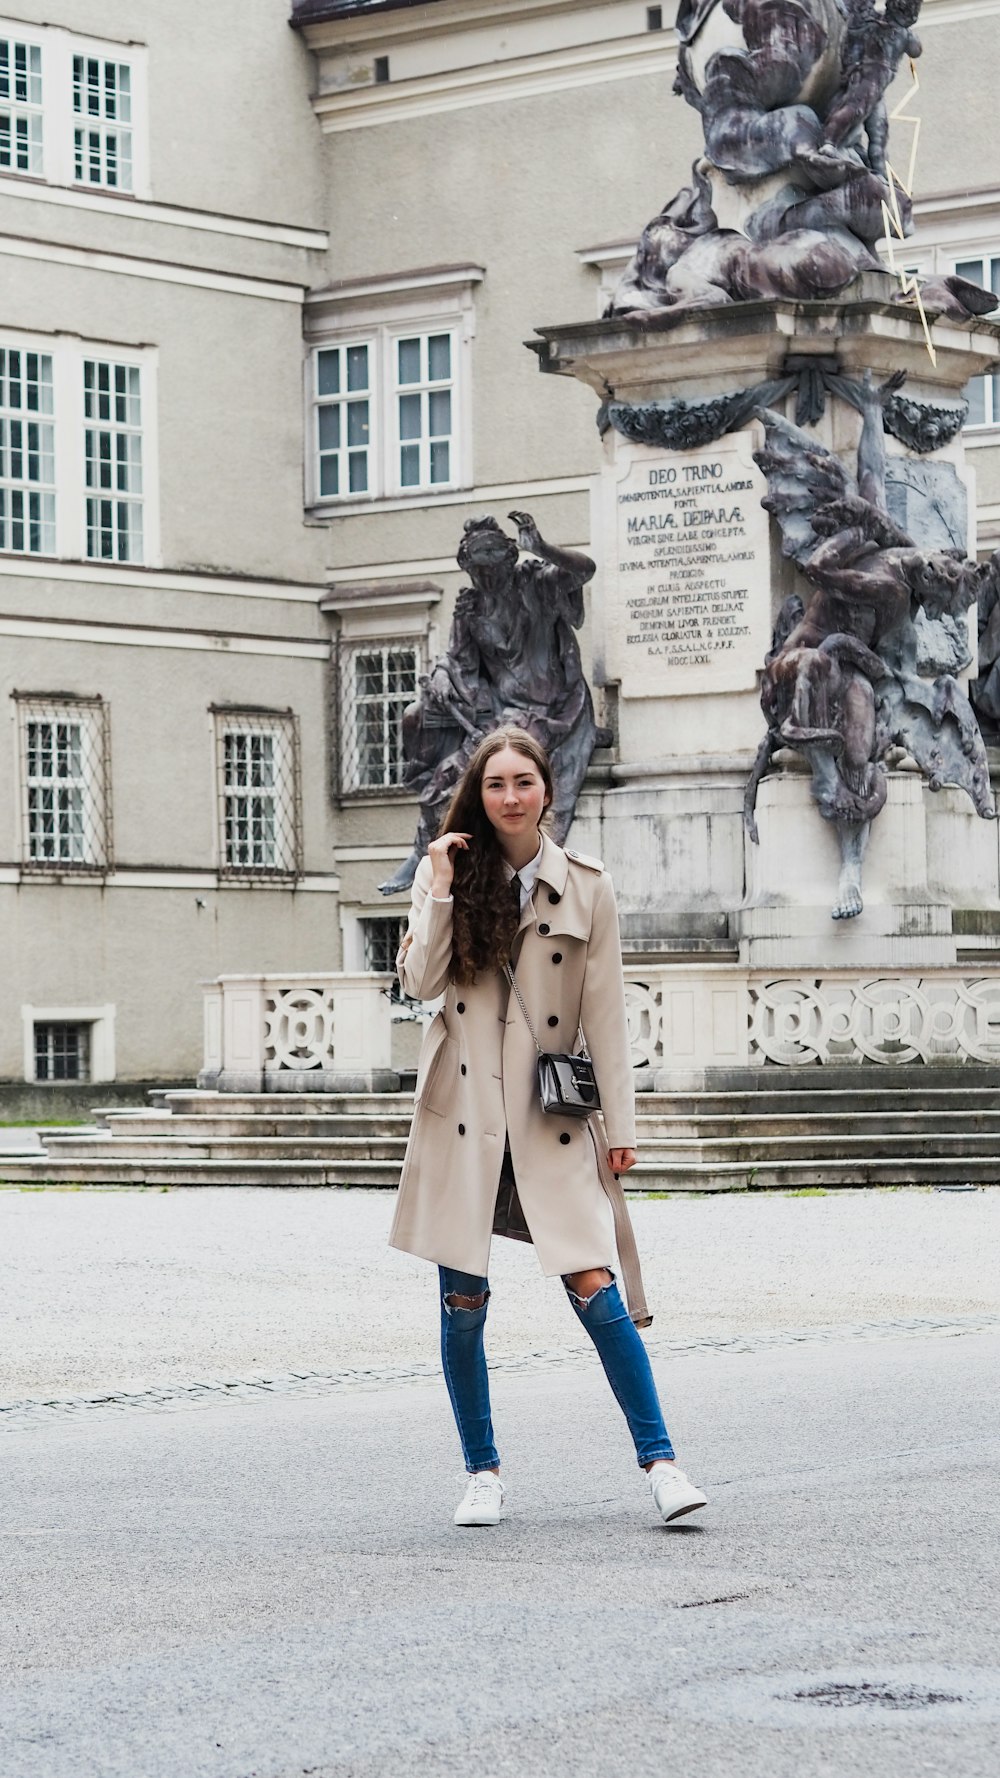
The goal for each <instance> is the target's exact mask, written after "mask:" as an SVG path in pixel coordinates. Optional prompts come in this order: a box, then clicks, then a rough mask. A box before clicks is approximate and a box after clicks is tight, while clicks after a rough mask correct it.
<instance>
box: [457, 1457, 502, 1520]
mask: <svg viewBox="0 0 1000 1778" xmlns="http://www.w3.org/2000/svg"><path fill="white" fill-rule="evenodd" d="M502 1505H503V1486H502V1484H501V1481H500V1477H499V1476H498V1475H494V1474H493V1471H492V1470H491V1469H481V1470H479V1471H478V1473H477V1474H476V1475H470V1477H469V1482H468V1487H467V1488H466V1490H465V1494H464V1496H463V1498H462V1499H461V1500H460V1501H459V1503H458V1505H457V1507H456V1508H455V1523H456V1525H499V1523H500V1508H501V1507H502Z"/></svg>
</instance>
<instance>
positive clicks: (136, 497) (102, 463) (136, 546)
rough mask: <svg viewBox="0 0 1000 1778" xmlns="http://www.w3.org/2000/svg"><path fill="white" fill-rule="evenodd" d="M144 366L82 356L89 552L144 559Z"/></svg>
mask: <svg viewBox="0 0 1000 1778" xmlns="http://www.w3.org/2000/svg"><path fill="white" fill-rule="evenodd" d="M141 377H142V371H141V369H140V367H139V365H138V364H114V363H109V362H108V360H106V359H101V358H85V359H84V361H83V417H84V460H85V480H86V486H87V555H88V556H89V557H91V558H92V559H93V560H104V561H107V560H110V561H115V562H141V561H142V559H143V555H142V391H141Z"/></svg>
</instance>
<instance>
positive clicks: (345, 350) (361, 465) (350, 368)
mask: <svg viewBox="0 0 1000 1778" xmlns="http://www.w3.org/2000/svg"><path fill="white" fill-rule="evenodd" d="M374 356H375V342H374V341H372V340H355V341H344V343H343V344H341V345H330V346H322V347H320V349H319V350H318V351H317V352H316V353H315V355H314V359H313V374H314V377H315V401H316V406H315V420H314V424H315V448H316V464H317V476H316V487H317V492H318V494H319V498H320V499H321V500H333V499H337V498H339V497H340V496H341V495H345V494H367V493H369V492H370V491H371V488H372V482H373V477H372V461H371V455H372V435H371V422H372V395H373V389H372V371H373V363H372V361H373V359H374Z"/></svg>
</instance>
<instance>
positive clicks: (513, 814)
mask: <svg viewBox="0 0 1000 1778" xmlns="http://www.w3.org/2000/svg"><path fill="white" fill-rule="evenodd" d="M482 796H483V808H484V809H485V810H486V815H487V818H488V820H489V822H490V824H491V826H493V827H494V828H495V829H496V831H497V834H498V835H499V837H500V839H501V841H502V840H503V839H504V838H511V837H513V836H514V835H515V834H524V833H531V832H532V830H537V827H538V823H539V821H540V820H541V818H542V812H543V810H544V809H545V806H546V804H547V802H548V797H547V796H546V793H545V781H544V779H543V778H542V774H541V772H540V771H539V770H538V767H537V766H536V764H535V762H534V760H533V759H529V758H528V756H527V754H526V753H518V751H517V749H516V747H502V748H501V749H500V751H499V753H494V754H493V757H492V758H491V759H488V760H487V762H486V770H485V772H484V773H483V788H482Z"/></svg>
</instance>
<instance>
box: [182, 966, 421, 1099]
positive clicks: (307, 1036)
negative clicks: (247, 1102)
mask: <svg viewBox="0 0 1000 1778" xmlns="http://www.w3.org/2000/svg"><path fill="white" fill-rule="evenodd" d="M393 979H394V978H393V977H392V976H391V975H371V974H367V973H365V974H360V973H359V974H356V975H333V974H323V973H319V974H312V973H310V974H294V975H224V976H219V978H218V979H217V980H216V981H214V982H207V983H206V984H205V987H204V997H205V998H204V1015H205V1048H204V1067H203V1068H202V1071H201V1073H200V1074H199V1076H198V1085H199V1086H202V1087H214V1088H215V1089H216V1090H217V1091H218V1092H224V1093H263V1092H268V1093H302V1092H327V1093H330V1092H396V1091H398V1089H399V1084H400V1083H399V1075H398V1074H396V1073H394V1072H393V1069H392V1025H391V1018H390V1003H389V991H390V989H391V987H392V983H393Z"/></svg>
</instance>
